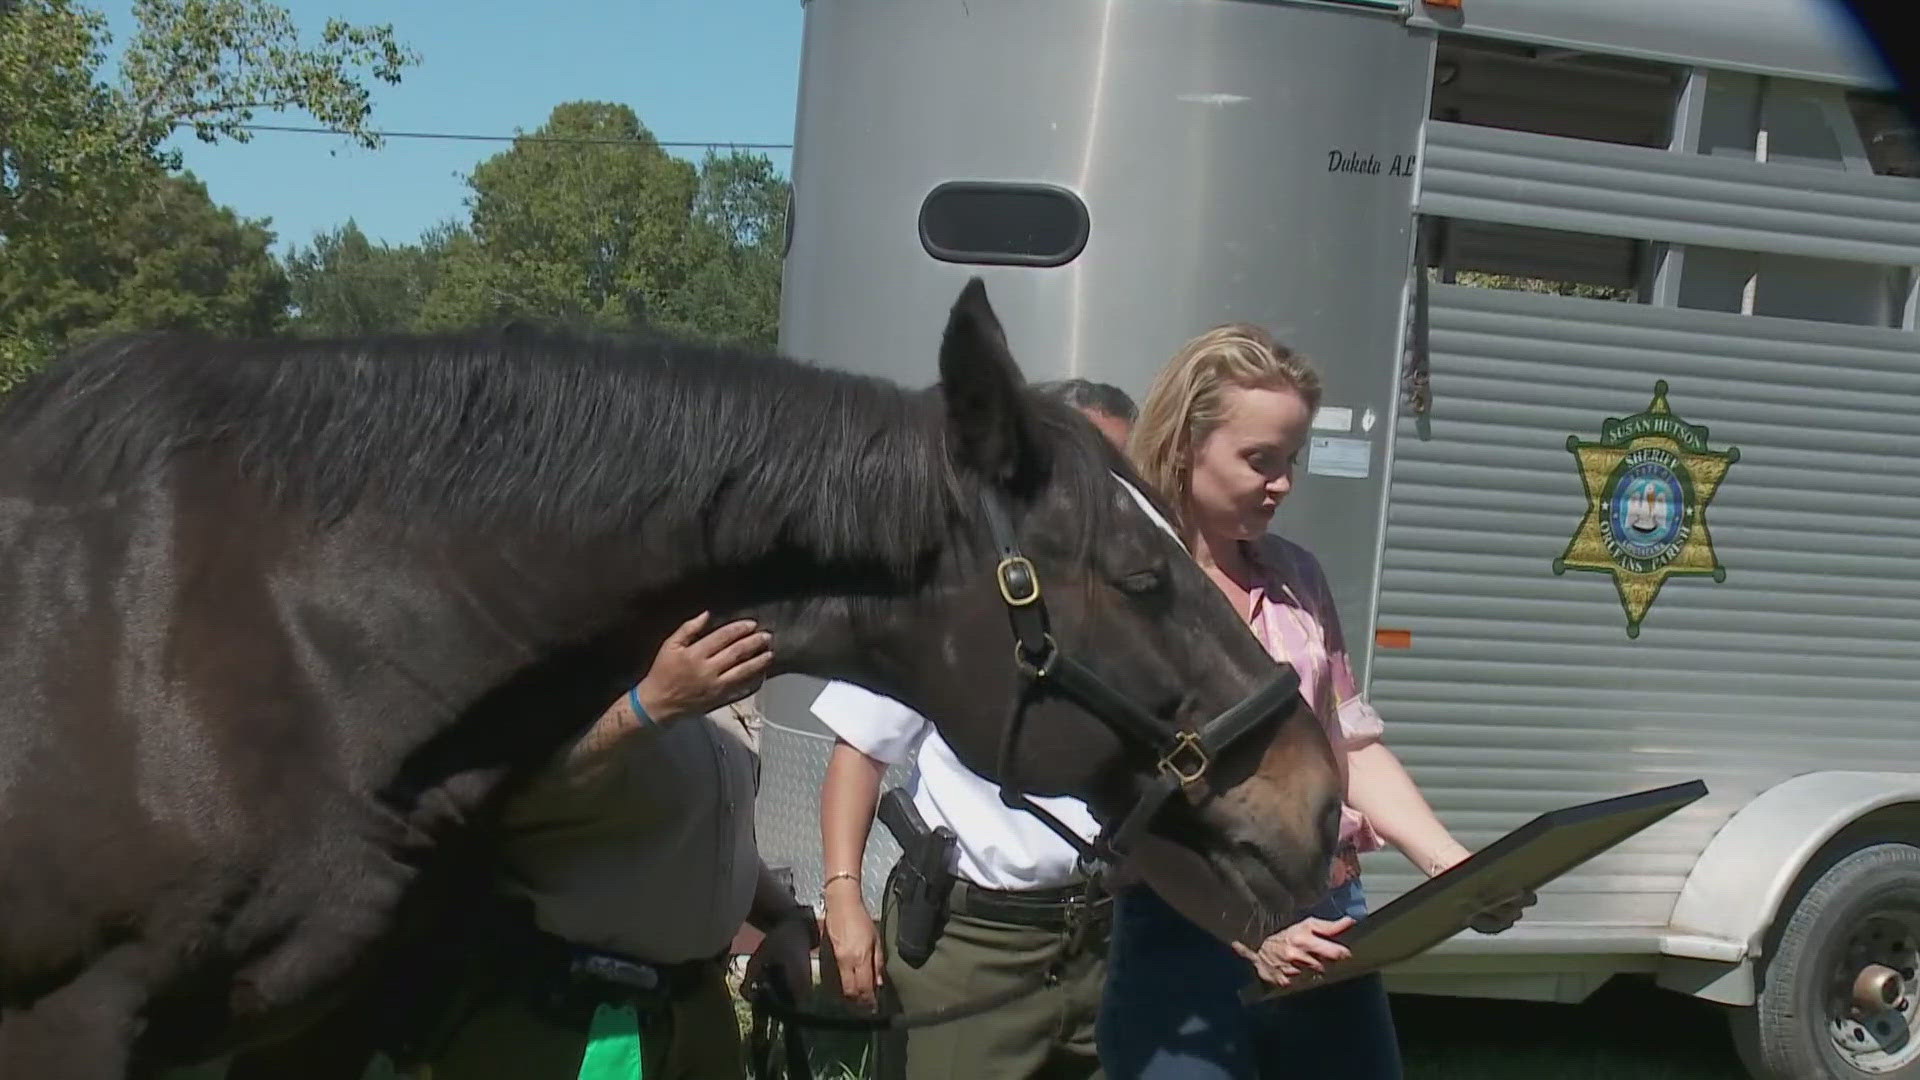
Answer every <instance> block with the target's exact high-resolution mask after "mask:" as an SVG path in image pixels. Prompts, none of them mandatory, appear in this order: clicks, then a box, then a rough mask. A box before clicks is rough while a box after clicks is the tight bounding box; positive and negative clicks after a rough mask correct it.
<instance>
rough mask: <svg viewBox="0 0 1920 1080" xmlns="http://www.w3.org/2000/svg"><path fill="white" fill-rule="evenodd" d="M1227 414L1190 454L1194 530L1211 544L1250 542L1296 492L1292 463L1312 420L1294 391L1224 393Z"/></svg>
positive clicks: (1237, 390)
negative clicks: (1210, 541) (1218, 542)
mask: <svg viewBox="0 0 1920 1080" xmlns="http://www.w3.org/2000/svg"><path fill="white" fill-rule="evenodd" d="M1222 400H1223V403H1224V404H1225V406H1226V408H1225V416H1224V417H1223V418H1222V420H1221V422H1220V425H1219V426H1218V427H1216V428H1214V429H1213V431H1212V432H1211V433H1210V434H1208V435H1207V437H1206V438H1205V439H1204V440H1202V441H1201V443H1200V445H1199V446H1197V447H1195V448H1194V452H1193V473H1192V476H1191V478H1190V482H1189V484H1188V488H1187V490H1188V492H1189V498H1190V500H1191V505H1190V506H1189V508H1188V509H1189V512H1190V515H1191V520H1192V522H1193V524H1194V527H1195V528H1196V529H1198V530H1199V531H1200V533H1201V535H1203V536H1205V537H1206V538H1208V539H1209V540H1215V541H1236V540H1252V539H1255V538H1256V537H1258V536H1260V534H1262V533H1264V532H1266V531H1267V525H1268V523H1269V522H1271V521H1272V520H1273V512H1274V511H1275V510H1277V509H1279V507H1280V500H1281V499H1284V498H1286V497H1287V492H1289V491H1291V490H1293V463H1294V459H1295V458H1296V457H1298V456H1299V453H1300V448H1301V447H1302V446H1304V445H1306V441H1307V430H1308V427H1309V425H1310V424H1311V422H1312V420H1313V417H1312V414H1311V413H1310V412H1309V411H1308V409H1307V402H1306V399H1304V398H1302V397H1301V396H1300V394H1299V392H1298V391H1296V390H1293V389H1285V390H1248V389H1242V388H1240V387H1237V386H1236V387H1229V388H1228V389H1227V391H1226V393H1225V395H1224V396H1223V398H1222Z"/></svg>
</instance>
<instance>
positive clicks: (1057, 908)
mask: <svg viewBox="0 0 1920 1080" xmlns="http://www.w3.org/2000/svg"><path fill="white" fill-rule="evenodd" d="M947 903H948V909H947V910H948V911H949V912H951V913H952V914H954V915H963V916H966V917H967V918H972V919H981V920H984V921H986V922H998V923H1009V924H1011V925H1014V926H1026V927H1032V928H1034V929H1038V930H1056V931H1064V930H1068V929H1072V928H1073V927H1074V926H1076V925H1079V924H1080V922H1082V921H1084V922H1087V923H1093V924H1099V923H1104V922H1106V921H1107V919H1108V918H1109V916H1110V915H1111V914H1112V911H1113V899H1112V897H1109V896H1106V895H1104V894H1102V895H1098V896H1095V897H1093V898H1092V899H1091V900H1089V898H1088V897H1087V891H1086V888H1085V887H1084V886H1068V887H1065V888H1059V889H986V888H982V887H980V886H978V885H975V884H973V883H972V882H968V881H956V882H954V883H953V890H952V892H951V893H949V894H948V900H947Z"/></svg>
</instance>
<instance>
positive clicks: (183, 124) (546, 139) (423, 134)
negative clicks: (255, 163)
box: [173, 120, 793, 150]
mask: <svg viewBox="0 0 1920 1080" xmlns="http://www.w3.org/2000/svg"><path fill="white" fill-rule="evenodd" d="M173 126H174V127H176V128H190V127H194V126H195V125H194V124H193V123H191V122H189V121H184V120H182V121H176V122H175V123H174V125H173ZM234 127H236V128H238V129H239V130H241V131H273V132H280V133H283V134H292V135H347V134H349V133H348V132H345V131H338V130H336V129H334V128H325V127H302V126H299V125H296V124H235V125H234ZM368 134H369V135H377V136H379V137H380V138H383V139H444V140H451V141H457V142H501V143H510V142H534V143H559V144H571V145H575V146H646V145H651V146H659V147H662V148H669V147H670V148H675V149H679V148H704V149H708V150H716V149H719V148H721V147H726V148H728V149H733V150H791V149H793V144H792V143H762V142H727V141H707V142H702V141H698V140H658V139H656V140H654V141H653V142H652V143H642V142H641V141H639V140H637V139H603V138H593V137H591V136H584V135H472V134H465V133H461V132H453V131H370V132H368Z"/></svg>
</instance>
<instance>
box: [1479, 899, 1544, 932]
mask: <svg viewBox="0 0 1920 1080" xmlns="http://www.w3.org/2000/svg"><path fill="white" fill-rule="evenodd" d="M1539 902H1540V896H1539V894H1537V893H1535V892H1534V891H1533V890H1532V889H1528V890H1526V891H1525V892H1523V893H1521V894H1519V895H1518V896H1510V897H1508V898H1507V899H1505V900H1502V901H1500V902H1499V903H1497V904H1494V905H1492V906H1491V907H1486V908H1482V909H1481V910H1480V913H1479V914H1478V915H1475V916H1474V917H1473V918H1471V919H1469V920H1467V925H1468V926H1470V927H1472V928H1473V929H1475V930H1477V931H1479V932H1480V933H1482V934H1497V933H1499V932H1500V931H1502V930H1505V929H1507V928H1508V927H1510V926H1512V925H1513V924H1514V923H1517V922H1519V921H1520V916H1521V915H1522V914H1523V913H1525V911H1526V910H1527V909H1528V908H1530V907H1532V906H1533V905H1535V904H1537V903H1539Z"/></svg>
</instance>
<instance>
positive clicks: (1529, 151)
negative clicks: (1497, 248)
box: [1420, 120, 1920, 266]
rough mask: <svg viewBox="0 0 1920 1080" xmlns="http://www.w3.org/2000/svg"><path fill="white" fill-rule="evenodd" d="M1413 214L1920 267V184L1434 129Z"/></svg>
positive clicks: (1523, 135) (1441, 125)
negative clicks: (1415, 212) (1418, 207)
mask: <svg viewBox="0 0 1920 1080" xmlns="http://www.w3.org/2000/svg"><path fill="white" fill-rule="evenodd" d="M1425 154H1426V162H1425V164H1424V166H1423V168H1422V175H1421V180H1420V183H1421V195H1420V209H1421V211H1422V212H1423V213H1428V214H1434V215H1439V216H1443V217H1458V218H1471V219H1473V220H1476V221H1497V222H1502V223H1504V224H1508V225H1531V226H1535V227H1538V228H1546V229H1566V230H1569V231H1572V232H1589V233H1597V234H1600V235H1603V236H1632V237H1637V238H1639V239H1642V240H1665V241H1669V242H1672V243H1679V244H1703V245H1707V246H1710V247H1722V248H1736V249H1740V250H1745V251H1765V252H1773V253H1777V254H1781V255H1805V256H1811V257H1814V258H1821V259H1847V260H1852V261H1855V262H1866V263H1880V264H1885V265H1890V266H1914V265H1920V184H1915V183H1913V182H1912V181H1910V180H1904V179H1899V178H1895V177H1885V176H1861V175H1857V174H1852V173H1843V172H1839V171H1837V170H1828V169H1816V168H1812V167H1808V166H1794V165H1778V164H1773V165H1769V164H1756V163H1754V162H1751V161H1737V160H1730V159H1727V158H1716V157H1708V156H1705V155H1699V154H1671V153H1668V152H1666V151H1664V150H1650V149H1647V148H1645V147H1638V146H1615V145H1612V144H1610V143H1598V142H1587V141H1584V140H1580V139H1564V138H1559V137H1556V136H1552V135H1538V134H1534V133H1532V132H1524V131H1504V130H1500V129H1497V128H1487V127H1475V126H1473V125H1470V124H1454V123H1447V122H1445V121H1440V120H1435V121H1431V122H1429V123H1428V125H1427V143H1426V150H1425Z"/></svg>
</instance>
